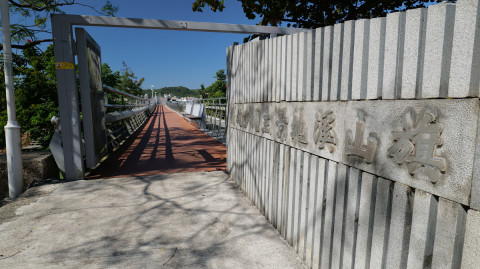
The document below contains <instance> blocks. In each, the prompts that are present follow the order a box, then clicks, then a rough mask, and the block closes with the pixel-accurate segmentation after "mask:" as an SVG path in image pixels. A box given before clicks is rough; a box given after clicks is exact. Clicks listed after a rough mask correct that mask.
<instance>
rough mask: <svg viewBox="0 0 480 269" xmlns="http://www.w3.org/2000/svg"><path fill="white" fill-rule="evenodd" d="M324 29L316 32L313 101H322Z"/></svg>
mask: <svg viewBox="0 0 480 269" xmlns="http://www.w3.org/2000/svg"><path fill="white" fill-rule="evenodd" d="M324 32H325V31H324V29H323V28H318V29H316V30H315V62H314V63H313V101H318V100H321V98H322V85H323V41H324V39H323V37H324Z"/></svg>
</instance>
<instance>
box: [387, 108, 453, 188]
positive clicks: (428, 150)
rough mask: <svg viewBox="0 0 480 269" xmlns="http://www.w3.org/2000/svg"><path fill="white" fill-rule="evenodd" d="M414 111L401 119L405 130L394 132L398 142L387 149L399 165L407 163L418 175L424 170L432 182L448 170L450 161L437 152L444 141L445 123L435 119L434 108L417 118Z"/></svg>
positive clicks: (412, 171) (410, 169)
mask: <svg viewBox="0 0 480 269" xmlns="http://www.w3.org/2000/svg"><path fill="white" fill-rule="evenodd" d="M415 117H416V114H415V112H414V111H413V110H410V111H409V112H407V113H406V114H405V115H404V116H403V118H402V129H403V131H402V132H393V140H394V141H395V144H394V145H393V147H391V148H390V149H389V150H388V156H389V157H392V158H394V159H395V161H396V162H397V163H398V164H403V163H406V165H407V168H408V172H409V173H410V174H411V175H415V174H417V173H418V172H420V171H423V172H424V173H425V174H426V175H427V176H428V178H429V179H430V181H431V182H432V183H436V182H437V181H438V180H439V178H440V176H441V173H444V172H445V171H446V170H447V161H446V160H445V159H444V158H442V157H439V156H437V155H436V149H437V147H438V146H441V145H442V144H443V139H442V137H441V134H442V131H443V125H442V124H440V123H438V122H437V121H436V119H437V113H436V111H435V110H431V109H427V110H425V111H424V112H423V114H422V115H421V117H420V119H418V121H417V120H416V119H415Z"/></svg>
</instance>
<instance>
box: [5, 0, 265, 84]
mask: <svg viewBox="0 0 480 269" xmlns="http://www.w3.org/2000/svg"><path fill="white" fill-rule="evenodd" d="M193 1H194V0H141V1H131V0H112V1H111V2H112V3H113V4H114V5H116V6H118V7H119V12H118V13H117V14H116V16H117V17H130V18H147V19H161V20H182V21H203V22H219V23H233V24H251V25H254V24H256V23H257V22H258V21H259V19H255V20H248V19H247V18H246V17H245V15H244V13H243V10H242V7H241V3H240V2H238V1H236V0H226V1H225V2H226V3H225V5H226V8H225V9H224V11H223V12H216V13H214V12H212V11H211V10H210V9H209V8H205V9H204V12H203V13H200V12H193V11H192V3H193ZM79 2H81V3H86V4H90V5H92V6H95V7H97V8H98V9H100V8H101V6H102V5H103V3H104V1H99V0H96V1H95V0H84V1H79ZM64 10H65V11H66V12H67V13H70V14H83V15H97V14H96V13H95V12H94V11H92V10H91V9H88V8H84V7H79V6H76V7H67V8H64ZM11 16H12V18H11V21H12V23H15V21H18V20H19V18H18V17H17V18H16V17H15V16H14V15H13V14H12V15H11ZM84 28H85V29H86V30H87V31H88V32H89V33H90V35H91V36H92V37H93V38H94V39H95V40H96V41H97V42H98V44H99V45H100V46H101V48H102V62H104V63H108V64H109V65H110V67H111V68H112V69H113V70H120V69H121V68H122V61H125V62H126V63H127V65H128V66H129V67H130V68H131V69H132V71H133V72H134V73H135V75H137V76H138V77H144V78H145V82H144V83H143V85H142V86H143V88H147V89H149V88H150V87H151V85H154V86H155V88H161V87H165V86H185V87H188V88H190V89H197V88H200V84H202V83H204V84H205V86H208V85H210V84H211V83H213V82H214V80H215V79H214V78H213V76H214V75H215V72H216V71H217V70H218V69H225V62H226V56H225V54H226V48H227V47H228V46H230V45H231V44H232V43H233V42H242V41H243V38H244V37H245V36H246V35H243V34H225V33H207V32H183V31H167V30H146V29H128V28H109V27H84Z"/></svg>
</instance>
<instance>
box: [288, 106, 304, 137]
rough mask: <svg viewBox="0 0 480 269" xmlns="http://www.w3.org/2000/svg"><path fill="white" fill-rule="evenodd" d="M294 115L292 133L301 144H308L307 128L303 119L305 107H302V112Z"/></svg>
mask: <svg viewBox="0 0 480 269" xmlns="http://www.w3.org/2000/svg"><path fill="white" fill-rule="evenodd" d="M298 114H299V116H298V117H297V113H295V115H293V121H292V131H291V132H290V135H291V137H292V140H293V141H296V142H298V143H301V144H308V140H307V128H306V127H305V121H304V120H303V108H300V112H299V113H298Z"/></svg>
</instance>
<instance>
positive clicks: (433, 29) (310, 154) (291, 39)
mask: <svg viewBox="0 0 480 269" xmlns="http://www.w3.org/2000/svg"><path fill="white" fill-rule="evenodd" d="M479 37H480V4H479V1H478V0H463V1H462V0H459V1H458V2H457V4H447V3H442V4H438V5H433V6H430V7H429V8H428V9H415V10H409V11H407V12H403V13H392V14H389V15H388V16H387V17H386V18H375V19H371V20H357V21H348V22H345V23H341V24H337V25H334V26H328V27H324V28H319V29H315V30H312V31H309V32H306V33H298V34H293V35H288V36H281V37H277V38H271V39H268V40H263V41H258V42H251V43H246V44H243V45H236V46H231V47H229V48H228V49H227V77H228V88H229V89H230V91H229V129H228V167H227V169H228V171H229V172H230V174H231V176H232V178H233V179H234V180H235V181H236V183H237V184H238V185H239V186H240V187H241V189H242V190H244V191H245V193H246V194H247V195H248V197H249V198H250V199H251V200H252V202H253V203H254V204H255V205H256V206H257V207H258V209H259V210H260V211H261V212H262V213H263V214H264V215H265V217H266V218H268V219H269V220H270V221H271V223H272V225H273V226H274V227H275V228H276V229H277V230H278V231H279V232H280V233H281V234H282V236H283V237H284V238H285V239H286V240H287V241H288V242H289V243H290V244H291V245H292V246H293V247H294V248H295V249H296V251H297V252H298V254H299V255H300V256H301V257H302V258H303V259H305V261H306V262H307V263H308V264H309V265H310V266H311V267H312V268H353V267H355V268H423V267H432V268H444V267H449V268H460V267H462V268H476V267H477V266H478V263H479V262H480V258H479V257H480V255H479V254H480V236H479V234H480V169H479V168H480V158H479V156H480V145H479V141H480V140H479V139H478V131H479V129H478V128H479V127H480V125H479V123H478V122H479V116H480V113H479V110H480V107H479V99H478V97H479V92H480V87H479V82H480V38H479Z"/></svg>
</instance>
